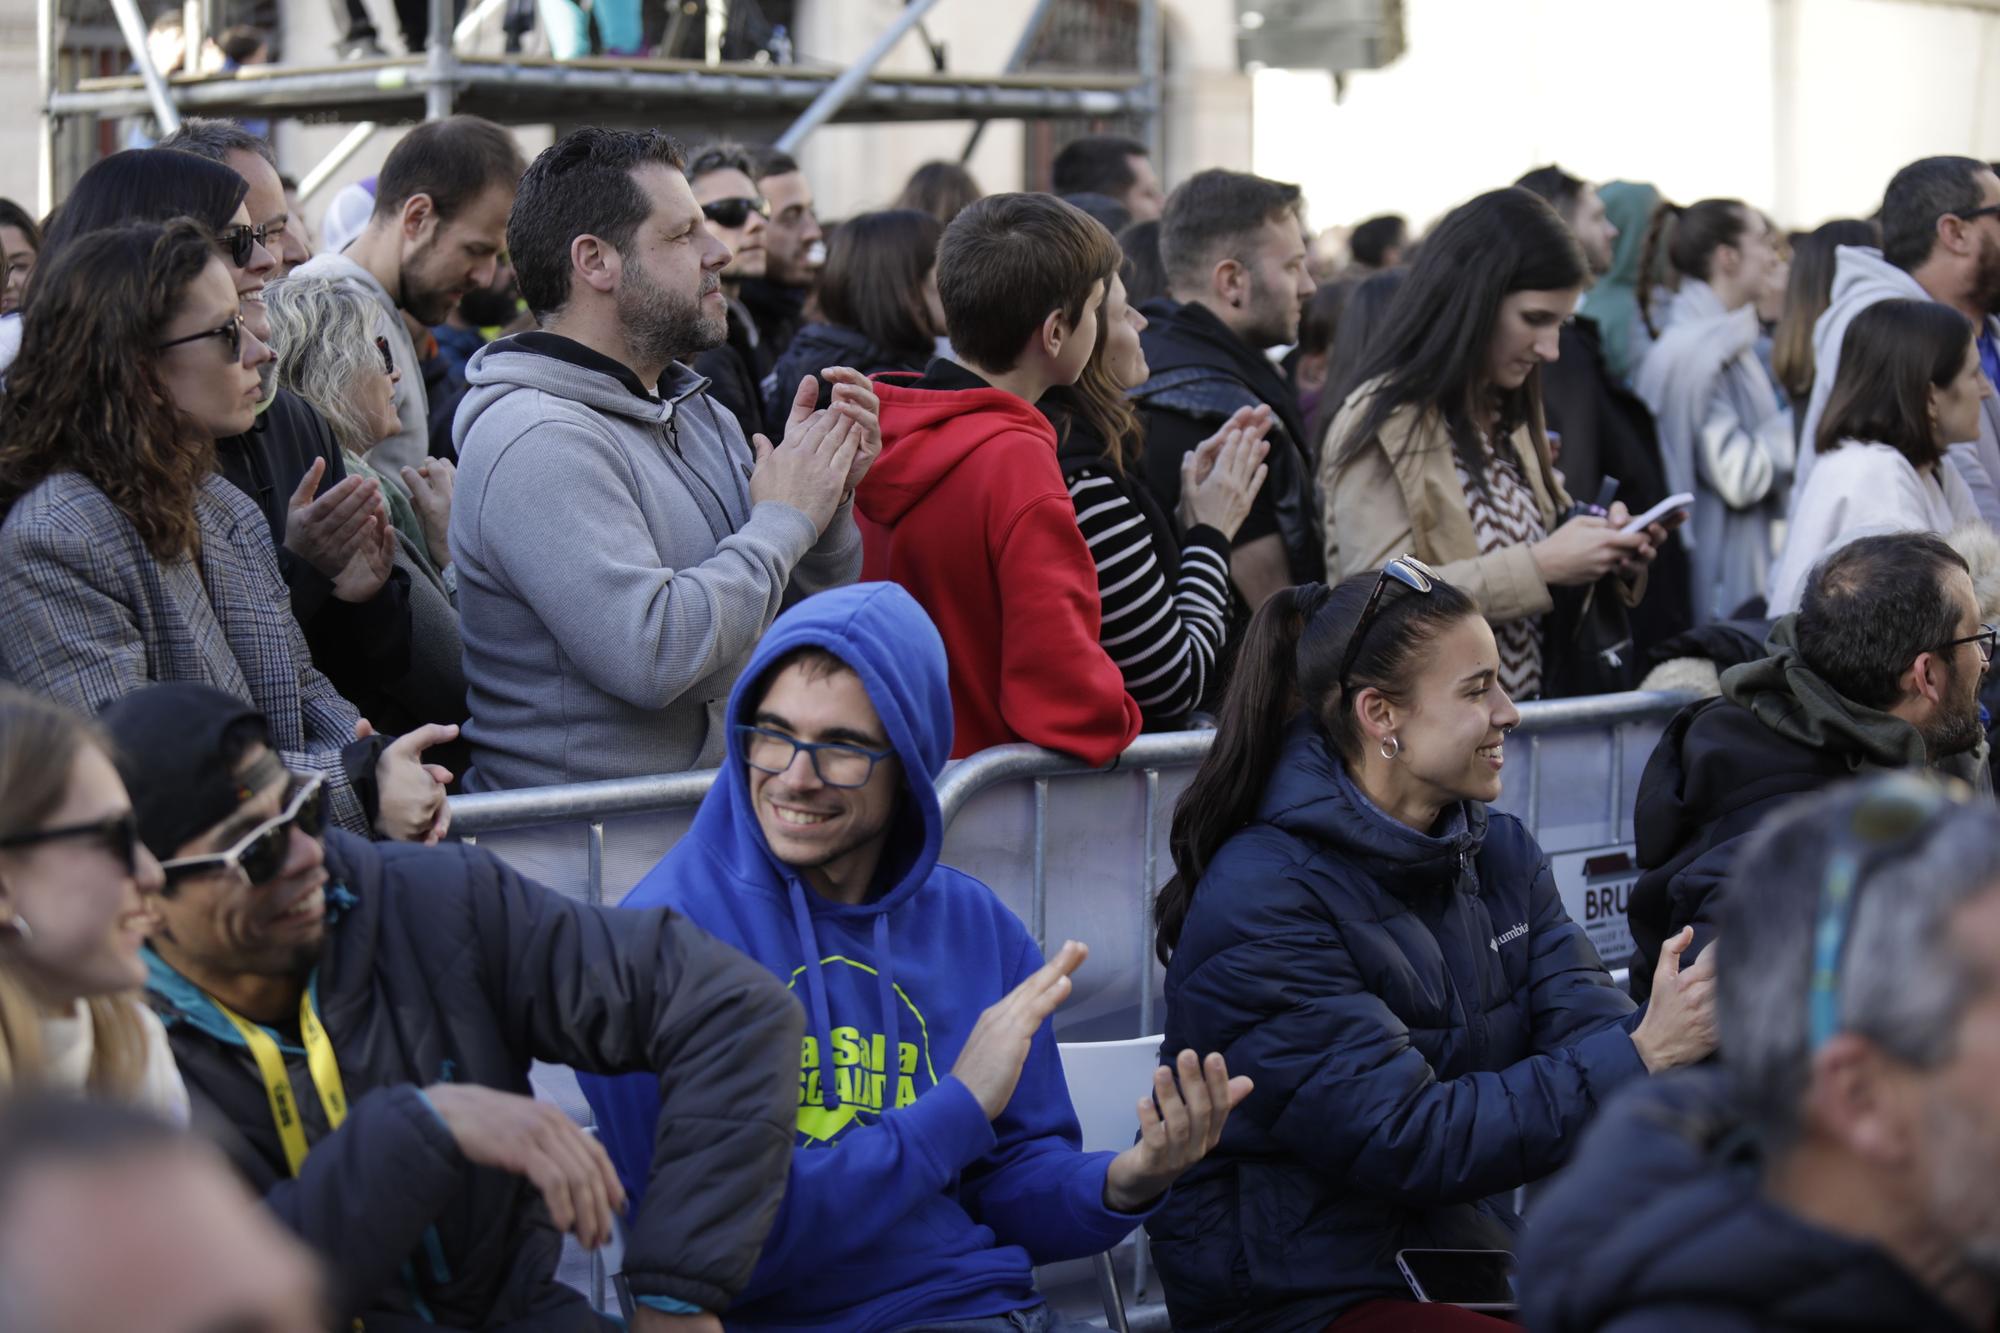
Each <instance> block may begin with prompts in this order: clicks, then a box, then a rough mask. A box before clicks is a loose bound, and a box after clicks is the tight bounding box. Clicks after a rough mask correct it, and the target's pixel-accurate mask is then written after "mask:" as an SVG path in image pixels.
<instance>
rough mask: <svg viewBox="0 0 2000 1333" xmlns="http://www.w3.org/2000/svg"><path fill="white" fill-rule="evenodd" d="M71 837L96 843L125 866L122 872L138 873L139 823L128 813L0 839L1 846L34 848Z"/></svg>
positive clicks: (14, 834) (9, 835)
mask: <svg viewBox="0 0 2000 1333" xmlns="http://www.w3.org/2000/svg"><path fill="white" fill-rule="evenodd" d="M72 838H76V839H83V840H86V841H91V842H95V843H97V844H98V845H99V846H100V847H102V848H103V849H104V850H105V851H107V852H109V853H110V854H111V855H112V856H113V857H115V858H116V859H117V860H118V861H119V862H120V863H121V864H122V865H124V867H125V873H126V874H128V875H136V874H138V873H139V820H138V818H137V816H135V815H134V814H133V813H132V812H131V811H130V810H127V811H126V812H125V813H124V814H122V815H114V816H112V817H111V818H110V819H100V820H98V821H97V822H96V823H94V824H65V825H63V826H62V827H61V828H45V829H36V830H34V831H33V832H31V833H10V834H8V835H7V836H6V837H4V838H0V847H36V846H39V845H41V844H42V843H45V842H66V841H68V840H70V839H72Z"/></svg>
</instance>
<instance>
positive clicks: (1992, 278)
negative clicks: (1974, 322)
mask: <svg viewBox="0 0 2000 1333" xmlns="http://www.w3.org/2000/svg"><path fill="white" fill-rule="evenodd" d="M1972 281H1973V290H1972V299H1973V300H1974V301H1975V302H1976V303H1977V304H1978V306H1979V308H1980V309H1981V310H1984V311H1986V312H1987V313H1988V314H1993V315H2000V241H1996V240H1994V239H1993V238H1992V237H1991V236H1986V235H1981V236H1980V238H1979V268H1978V271H1977V272H1976V273H1975V274H1974V275H1973V279H1972ZM1979 331H1980V332H1981V333H1984V332H1985V331H1986V330H1984V329H1981V330H1979Z"/></svg>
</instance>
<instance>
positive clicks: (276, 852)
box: [160, 774, 326, 893]
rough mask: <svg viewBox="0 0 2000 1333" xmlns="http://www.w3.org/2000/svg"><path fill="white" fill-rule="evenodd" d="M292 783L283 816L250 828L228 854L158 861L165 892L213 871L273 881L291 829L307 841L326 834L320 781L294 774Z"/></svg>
mask: <svg viewBox="0 0 2000 1333" xmlns="http://www.w3.org/2000/svg"><path fill="white" fill-rule="evenodd" d="M293 781H294V783H295V784H296V785H295V786H294V787H293V788H292V791H291V797H290V799H289V800H287V801H286V802H285V808H284V811H283V813H281V814H279V815H278V816H277V817H276V818H273V819H267V820H265V821H264V822H263V823H261V824H259V825H258V826H257V827H256V828H253V829H251V830H250V831H249V832H248V833H246V834H244V835H243V836H242V837H241V838H239V839H237V842H236V845H235V846H234V847H231V848H230V849H229V850H228V851H225V852H215V853H213V854H211V855H208V856H184V857H181V858H180V859H179V860H176V861H163V862H161V864H160V869H162V870H164V871H165V872H166V874H167V891H168V892H170V893H171V892H172V891H173V887H174V881H175V880H176V879H182V878H185V877H187V876H189V875H205V874H208V873H209V872H211V871H215V870H229V869H238V870H241V871H242V872H243V877H244V878H245V879H247V880H249V881H250V883H251V884H253V885H256V884H263V883H266V882H268V881H270V880H272V879H274V878H276V877H277V874H278V872H279V871H280V870H283V869H284V868H285V856H286V854H287V853H288V852H289V851H290V850H291V841H292V829H293V828H295V827H296V828H297V829H298V830H299V832H301V833H303V834H305V835H306V836H307V837H309V838H317V837H318V836H319V835H320V834H322V833H324V832H325V831H326V802H325V801H324V800H323V799H322V798H321V793H320V786H321V780H320V779H319V778H316V777H313V778H306V777H299V776H298V775H296V774H294V775H293Z"/></svg>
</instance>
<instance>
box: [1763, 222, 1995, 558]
mask: <svg viewBox="0 0 2000 1333" xmlns="http://www.w3.org/2000/svg"><path fill="white" fill-rule="evenodd" d="M1930 299H1931V294H1930V293H1929V292H1927V291H1925V290H1924V289H1923V287H1922V286H1921V285H1920V284H1919V283H1918V282H1917V280H1916V279H1915V278H1913V277H1911V276H1910V275H1909V274H1907V273H1905V272H1904V271H1903V270H1902V269H1899V268H1897V267H1896V266H1895V265H1894V264H1891V263H1890V262H1889V261H1888V260H1886V259H1884V258H1883V257H1882V252H1881V251H1880V250H1877V249H1874V248H1873V247H1870V246H1858V245H1843V246H1841V247H1840V248H1839V249H1838V250H1837V251H1835V252H1834V269H1833V299H1832V301H1831V303H1830V304H1828V306H1827V308H1826V313H1825V314H1824V315H1821V316H1820V317H1819V323H1817V324H1815V325H1813V366H1814V371H1813V388H1812V400H1811V401H1810V403H1808V405H1807V407H1806V419H1805V427H1804V430H1803V431H1802V432H1801V433H1800V435H1799V463H1798V476H1797V478H1796V481H1795V483H1794V485H1793V488H1792V504H1793V507H1794V508H1795V509H1796V507H1797V506H1798V503H1799V497H1801V496H1803V495H1804V494H1805V490H1806V487H1805V482H1806V478H1807V477H1808V476H1810V475H1811V472H1812V466H1813V456H1814V453H1815V450H1814V448H1813V441H1814V440H1815V439H1817V438H1818V437H1819V423H1820V418H1821V417H1822V416H1824V415H1825V414H1826V400H1827V399H1828V398H1830V397H1831V396H1832V395H1833V382H1834V379H1835V377H1836V376H1838V375H1839V373H1840V344H1841V341H1842V340H1843V339H1845V338H1846V337H1847V326H1848V325H1850V324H1852V323H1853V322H1854V317H1855V316H1856V315H1858V314H1860V313H1861V312H1862V311H1864V310H1866V309H1867V308H1868V307H1869V306H1871V305H1874V304H1875V303H1876V302H1877V301H1928V300H1930ZM1987 326H1988V328H1991V329H1993V330H1994V331H1995V332H2000V320H1993V319H1988V320H1987ZM1981 331H1982V332H1984V331H1985V330H1981ZM1946 456H1947V459H1948V461H1949V462H1950V463H1951V465H1952V466H1953V467H1955V468H1957V469H1958V475H1959V476H1960V477H1961V478H1962V479H1963V480H1964V482H1965V485H1966V489H1967V490H1969V491H1971V492H1972V500H1973V503H1974V504H1976V505H1978V506H1979V516H1980V517H1981V518H1983V519H1985V520H1986V521H1987V522H1988V523H1989V524H1991V525H1992V526H1993V527H1994V528H1996V529H2000V402H1996V401H1995V400H1994V399H1992V398H1988V399H1987V400H1986V401H1985V402H1984V403H1982V404H1981V405H1980V414H1979V438H1978V440H1976V441H1973V442H1971V443H1968V444H1954V445H1953V446H1951V448H1950V450H1949V451H1948V452H1947V455H1946Z"/></svg>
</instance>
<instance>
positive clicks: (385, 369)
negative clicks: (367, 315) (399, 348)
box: [375, 333, 396, 375]
mask: <svg viewBox="0 0 2000 1333" xmlns="http://www.w3.org/2000/svg"><path fill="white" fill-rule="evenodd" d="M375 350H376V351H378V352H380V353H381V354H382V373H383V374H384V375H393V374H395V373H396V354H395V353H394V352H392V351H390V350H389V340H388V339H387V338H384V337H383V336H382V335H381V334H379V333H378V334H376V335H375Z"/></svg>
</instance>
